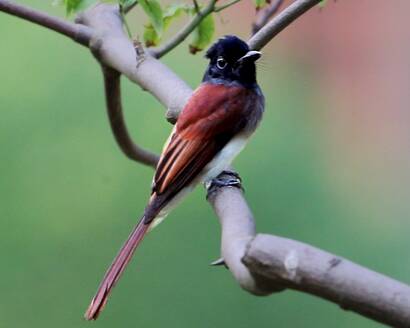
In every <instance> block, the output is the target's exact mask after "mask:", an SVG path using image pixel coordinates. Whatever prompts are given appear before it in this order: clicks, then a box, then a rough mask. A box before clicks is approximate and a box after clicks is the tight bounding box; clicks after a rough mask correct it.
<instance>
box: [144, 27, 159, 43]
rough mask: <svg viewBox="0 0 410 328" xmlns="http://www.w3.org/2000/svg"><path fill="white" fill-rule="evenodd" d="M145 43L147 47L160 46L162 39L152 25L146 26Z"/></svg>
mask: <svg viewBox="0 0 410 328" xmlns="http://www.w3.org/2000/svg"><path fill="white" fill-rule="evenodd" d="M143 36H144V42H145V46H147V47H153V46H156V45H158V44H159V42H160V40H161V38H160V37H159V36H158V33H157V32H156V31H155V29H154V27H153V26H152V24H148V25H145V26H144V35H143Z"/></svg>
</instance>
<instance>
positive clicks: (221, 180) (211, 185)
mask: <svg viewBox="0 0 410 328" xmlns="http://www.w3.org/2000/svg"><path fill="white" fill-rule="evenodd" d="M223 187H234V188H239V189H243V188H242V180H241V177H240V176H239V174H238V173H236V172H233V171H222V172H221V173H220V174H219V175H218V176H217V177H216V178H215V179H212V180H211V181H209V182H207V183H205V188H206V190H207V191H208V195H207V198H208V197H209V195H211V194H213V193H214V192H215V191H217V190H218V189H220V188H223Z"/></svg>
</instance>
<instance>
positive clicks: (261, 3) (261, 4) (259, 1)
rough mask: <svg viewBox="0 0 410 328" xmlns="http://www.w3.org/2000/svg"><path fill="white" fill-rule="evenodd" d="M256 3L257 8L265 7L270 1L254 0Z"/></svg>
mask: <svg viewBox="0 0 410 328" xmlns="http://www.w3.org/2000/svg"><path fill="white" fill-rule="evenodd" d="M253 2H254V3H255V7H256V10H259V9H261V8H263V7H264V6H265V5H266V4H267V3H268V2H270V1H267V0H253Z"/></svg>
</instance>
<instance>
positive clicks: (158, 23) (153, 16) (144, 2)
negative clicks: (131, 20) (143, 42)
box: [138, 0, 164, 36]
mask: <svg viewBox="0 0 410 328" xmlns="http://www.w3.org/2000/svg"><path fill="white" fill-rule="evenodd" d="M138 3H139V4H140V5H141V7H142V9H143V10H144V11H145V13H146V14H147V16H148V17H149V19H150V23H151V24H152V26H153V28H154V30H155V32H156V33H157V34H158V35H159V36H161V35H162V31H163V28H164V20H163V14H162V9H161V5H160V4H159V2H158V1H156V0H139V1H138Z"/></svg>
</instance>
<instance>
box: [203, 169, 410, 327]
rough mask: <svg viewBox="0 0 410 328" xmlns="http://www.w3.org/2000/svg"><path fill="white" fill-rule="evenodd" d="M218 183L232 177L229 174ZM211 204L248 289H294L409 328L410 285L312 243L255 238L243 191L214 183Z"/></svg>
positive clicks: (224, 248)
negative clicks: (323, 249) (311, 244)
mask: <svg viewBox="0 0 410 328" xmlns="http://www.w3.org/2000/svg"><path fill="white" fill-rule="evenodd" d="M218 179H219V180H221V179H222V180H225V181H229V180H230V179H232V176H230V175H229V174H227V173H224V174H223V175H222V176H219V177H218ZM208 200H209V202H210V203H211V205H212V207H213V208H214V211H215V213H216V214H217V217H218V218H219V221H220V224H221V228H222V242H221V254H222V257H223V258H224V260H225V263H226V265H227V267H228V268H229V270H230V272H231V273H232V275H233V276H234V277H235V279H236V280H237V281H238V283H239V284H240V285H241V287H242V288H243V289H245V290H247V291H249V292H251V293H253V294H255V295H269V294H271V293H273V292H278V291H282V290H284V289H285V288H290V289H294V290H298V291H302V292H305V293H309V294H313V295H316V296H319V297H321V298H324V299H327V300H329V301H331V302H334V303H336V304H338V305H340V306H341V307H342V308H343V309H345V310H350V311H354V312H356V313H359V314H361V315H363V316H365V317H368V318H370V319H373V320H376V321H378V322H382V323H385V324H388V325H391V326H394V327H407V328H408V327H410V286H408V285H406V284H403V283H400V282H398V281H395V280H393V279H391V278H389V277H386V276H384V275H381V274H379V273H377V272H374V271H371V270H369V269H366V268H364V267H362V266H360V265H357V264H355V263H352V262H350V261H348V260H346V259H343V258H341V257H338V256H335V255H332V254H330V253H328V252H325V251H322V250H320V249H318V248H315V247H312V246H310V245H307V244H304V243H301V242H298V241H294V240H290V239H286V238H282V237H277V236H273V235H266V234H255V221H254V218H253V215H252V212H251V210H250V209H249V207H248V205H247V204H246V202H244V201H243V192H242V190H241V189H240V188H234V187H228V188H227V187H224V188H223V189H220V188H218V187H217V186H215V185H213V186H211V188H210V189H208Z"/></svg>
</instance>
